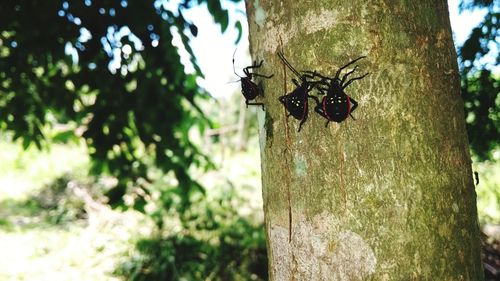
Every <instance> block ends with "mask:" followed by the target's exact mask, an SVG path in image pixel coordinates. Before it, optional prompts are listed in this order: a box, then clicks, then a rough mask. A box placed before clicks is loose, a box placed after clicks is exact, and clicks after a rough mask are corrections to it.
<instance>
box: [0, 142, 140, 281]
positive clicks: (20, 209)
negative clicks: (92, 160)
mask: <svg viewBox="0 0 500 281" xmlns="http://www.w3.org/2000/svg"><path fill="white" fill-rule="evenodd" d="M0 159H1V163H0V249H1V251H0V280H16V281H18V280H37V281H39V280H40V281H43V280H68V281H70V280H78V281H82V280H119V279H118V278H117V277H113V276H112V275H111V272H112V271H113V270H114V269H115V263H116V260H117V257H120V255H121V253H123V252H124V251H126V250H127V249H128V248H130V246H131V242H130V241H131V239H132V238H133V237H134V235H135V236H137V235H139V234H140V233H141V232H144V230H145V231H148V228H147V221H145V219H144V217H142V216H141V215H140V214H137V213H134V212H125V213H120V212H115V211H113V210H111V209H109V208H108V207H107V206H105V205H100V209H99V210H92V211H89V212H88V213H87V214H86V215H87V218H86V219H81V218H78V217H77V216H75V217H72V218H71V217H70V218H69V219H68V220H67V221H65V222H64V223H61V220H60V217H61V214H63V215H64V214H65V213H64V212H62V211H61V208H60V207H58V205H63V203H64V204H67V202H68V201H64V202H63V201H56V202H53V204H54V206H56V207H55V208H52V207H47V206H45V205H43V204H42V203H41V200H40V199H41V198H40V195H41V194H44V192H45V191H44V189H47V188H49V187H51V186H52V184H53V183H54V182H56V179H58V178H61V177H63V176H64V175H68V174H71V175H73V177H76V178H82V177H85V176H86V175H85V173H84V172H77V174H75V171H85V170H86V167H87V165H88V158H87V156H86V152H85V151H84V149H82V148H81V147H76V146H60V145H53V146H52V147H51V149H50V151H47V152H40V151H36V150H34V149H30V150H28V151H27V152H25V153H23V151H22V149H21V147H20V146H19V145H16V144H12V143H6V142H0ZM78 173H79V174H78ZM75 182H78V181H75ZM45 193H46V192H45ZM49 199H50V198H49ZM52 199H54V198H52ZM59 199H60V198H59ZM59 199H58V200H59ZM58 208H59V209H58ZM66 209H67V210H70V211H71V210H73V209H75V206H73V205H68V206H66ZM66 215H67V214H66ZM57 218H59V219H57Z"/></svg>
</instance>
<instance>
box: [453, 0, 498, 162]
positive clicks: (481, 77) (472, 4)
mask: <svg viewBox="0 0 500 281" xmlns="http://www.w3.org/2000/svg"><path fill="white" fill-rule="evenodd" d="M499 3H500V2H498V1H493V0H464V1H462V2H461V5H460V8H461V9H462V10H464V9H468V10H473V9H478V8H481V9H485V10H486V11H487V13H486V15H485V17H484V18H483V20H482V21H481V23H480V24H479V25H478V26H476V27H475V28H473V29H472V32H471V34H470V36H469V38H468V39H467V40H466V41H465V42H464V44H463V46H461V47H459V48H458V53H459V63H460V71H461V73H460V77H461V81H462V97H463V99H464V103H465V111H466V116H467V118H466V121H467V132H468V135H469V142H470V146H471V149H472V151H473V152H474V154H476V155H477V157H478V158H479V160H481V161H483V160H488V159H491V157H492V154H491V153H492V152H493V151H494V150H495V149H498V148H499V144H500V110H499V108H500V97H499V93H500V74H499V73H498V66H499V62H500V57H499V50H500V38H499V33H498V30H499V25H500V4H499ZM494 70H496V71H497V73H496V74H495V73H493V71H494Z"/></svg>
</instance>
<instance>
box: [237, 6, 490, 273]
mask: <svg viewBox="0 0 500 281" xmlns="http://www.w3.org/2000/svg"><path fill="white" fill-rule="evenodd" d="M246 7H247V13H248V22H249V27H250V43H251V53H252V56H253V59H256V60H261V59H264V66H263V69H262V70H261V71H262V73H266V74H268V73H274V77H273V78H272V79H269V80H268V79H264V80H263V81H262V82H263V84H264V86H265V88H264V91H265V95H264V97H263V98H262V99H261V101H263V102H264V103H265V106H266V111H265V112H263V111H260V110H259V111H258V112H259V123H260V129H259V134H260V145H261V159H262V181H263V198H264V212H265V221H266V233H267V241H268V253H269V260H270V279H271V280H483V272H482V266H481V261H480V244H479V228H478V224H477V212H476V194H475V190H474V185H473V181H472V171H471V161H470V155H469V152H468V141H467V136H466V131H465V120H464V113H463V102H462V100H461V97H460V93H459V91H460V88H459V86H460V85H459V76H458V68H457V61H456V53H455V49H454V46H453V41H452V35H451V28H450V22H449V17H448V6H447V3H446V1H445V0H420V1H414V0H400V1H387V0H386V1H383V0H373V1H359V0H353V1H343V0H328V1H327V0H315V1H307V0H282V1H264V0H260V1H259V0H247V1H246ZM279 50H283V52H284V54H285V56H286V57H287V58H288V60H289V61H290V63H291V64H292V65H293V66H295V68H296V69H297V70H299V71H301V70H318V71H320V72H321V73H325V74H328V75H331V76H334V74H335V71H336V69H338V68H339V67H340V66H342V65H344V64H345V63H347V62H349V61H351V60H352V59H355V58H357V57H359V56H361V55H366V56H367V58H366V59H364V60H360V61H359V62H358V65H359V67H358V70H357V73H358V74H362V73H366V72H370V74H369V75H368V76H367V77H366V78H365V79H362V80H359V81H356V82H354V83H353V84H352V85H351V86H349V88H348V89H347V94H348V95H350V96H351V97H352V98H354V99H355V100H356V101H358V102H359V107H358V108H357V109H356V111H354V113H353V115H354V116H355V117H356V119H357V120H356V121H354V120H353V119H351V118H348V119H347V120H345V121H344V122H342V123H340V124H337V123H334V122H331V123H330V124H329V126H328V128H325V127H324V124H325V119H324V118H322V117H321V116H319V115H318V114H316V113H314V110H312V107H313V104H314V103H313V102H312V100H310V106H309V108H310V110H309V119H308V121H307V122H306V123H305V124H304V125H303V127H302V130H301V131H300V132H297V129H298V125H299V122H298V121H297V120H296V119H293V118H292V117H290V118H286V113H285V110H284V108H283V106H282V105H281V103H280V102H279V101H278V97H279V96H281V95H283V94H285V93H289V92H291V91H292V89H293V88H294V87H295V86H294V85H293V83H292V82H291V78H296V77H293V73H291V72H290V71H288V70H286V71H287V72H286V78H285V69H284V66H283V64H282V63H281V61H280V60H279V58H278V56H277V51H279ZM350 69H352V68H350ZM314 94H317V93H314ZM320 98H321V97H320Z"/></svg>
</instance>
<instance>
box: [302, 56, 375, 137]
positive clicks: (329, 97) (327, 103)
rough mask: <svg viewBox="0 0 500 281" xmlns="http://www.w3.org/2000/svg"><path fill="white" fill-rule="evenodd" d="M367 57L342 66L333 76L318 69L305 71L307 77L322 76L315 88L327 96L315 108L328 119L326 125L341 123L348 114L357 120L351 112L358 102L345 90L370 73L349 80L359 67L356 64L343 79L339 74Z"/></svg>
mask: <svg viewBox="0 0 500 281" xmlns="http://www.w3.org/2000/svg"><path fill="white" fill-rule="evenodd" d="M365 57H366V56H362V57H359V58H357V59H355V60H353V61H351V62H349V63H348V64H346V65H344V66H342V67H341V68H339V69H338V70H337V72H336V73H335V77H333V78H330V77H326V76H324V75H321V74H319V73H318V72H316V71H314V72H312V71H304V73H305V77H306V78H310V79H315V78H321V80H320V81H319V82H318V84H317V85H316V86H315V88H316V89H318V91H319V92H320V93H321V94H323V95H325V96H324V97H323V99H322V101H321V103H318V104H317V105H316V107H315V108H314V110H315V111H316V112H317V113H319V114H320V115H321V116H323V117H324V118H326V119H327V120H328V121H327V122H326V124H325V127H326V126H328V123H329V122H330V121H335V122H337V123H340V122H342V121H344V120H345V119H346V118H347V116H351V117H352V119H354V120H356V119H355V118H354V117H353V116H352V114H351V113H352V112H353V111H354V110H355V109H356V107H358V102H356V101H355V100H354V99H353V98H351V97H350V96H348V95H347V94H346V93H345V92H344V89H345V88H347V86H349V85H350V84H351V83H352V82H354V81H356V80H359V79H363V78H364V77H365V76H366V75H368V73H366V74H364V75H362V76H359V77H355V78H352V79H350V80H347V77H349V75H350V74H351V73H353V72H354V71H356V69H357V68H358V66H355V67H354V69H353V70H351V71H349V72H347V73H346V74H344V76H342V79H340V78H339V75H340V72H341V71H342V70H343V69H345V68H346V67H348V66H349V65H351V64H353V63H355V62H357V61H358V60H360V59H362V58H365ZM346 80H347V81H346Z"/></svg>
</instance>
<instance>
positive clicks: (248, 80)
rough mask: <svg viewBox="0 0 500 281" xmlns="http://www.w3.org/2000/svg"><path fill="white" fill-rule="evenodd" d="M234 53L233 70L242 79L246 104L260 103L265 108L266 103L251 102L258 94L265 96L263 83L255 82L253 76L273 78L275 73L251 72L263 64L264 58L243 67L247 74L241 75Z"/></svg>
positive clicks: (242, 89) (242, 90)
mask: <svg viewBox="0 0 500 281" xmlns="http://www.w3.org/2000/svg"><path fill="white" fill-rule="evenodd" d="M235 53H236V50H235V51H234V54H235ZM234 54H233V71H234V74H236V76H238V77H240V78H241V79H240V81H241V93H242V94H243V97H244V98H245V104H246V105H247V107H248V106H249V105H260V106H262V110H264V104H263V103H261V102H250V101H252V100H254V99H256V98H257V97H258V96H264V91H263V90H262V87H261V85H257V84H255V82H253V81H252V78H253V77H254V76H255V77H262V78H267V79H269V78H271V77H273V74H271V75H268V76H266V75H262V74H258V73H254V72H250V69H254V68H259V67H261V66H262V63H263V62H264V61H263V60H261V61H260V63H259V64H257V61H254V62H253V64H252V65H250V66H247V67H245V68H243V73H244V74H245V76H244V77H241V76H239V75H238V73H236V69H235V68H234Z"/></svg>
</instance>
